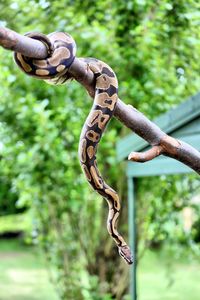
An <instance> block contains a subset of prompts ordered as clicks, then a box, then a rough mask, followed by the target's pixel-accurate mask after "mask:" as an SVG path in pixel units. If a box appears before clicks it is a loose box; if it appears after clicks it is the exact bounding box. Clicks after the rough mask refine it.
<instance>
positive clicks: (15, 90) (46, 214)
mask: <svg viewBox="0 0 200 300" xmlns="http://www.w3.org/2000/svg"><path fill="white" fill-rule="evenodd" d="M198 6H199V4H198V3H197V2H196V1H194V0H190V1H187V3H186V2H185V1H179V2H177V1H166V0H162V1H153V0H148V1H145V0H134V1H126V2H124V1H115V2H113V1H111V0H105V1H102V0H97V1H79V0H74V1H70V0H66V1H57V0H56V1H46V0H39V1H36V0H35V1H34V0H31V1H27V0H23V1H22V0H17V1H12V0H4V1H1V3H0V20H1V22H0V23H1V25H6V26H8V27H10V28H12V29H14V30H16V31H18V32H20V33H25V32H28V31H40V32H43V33H49V32H53V31H55V30H60V31H66V32H69V33H70V34H72V36H73V37H74V39H75V40H76V42H77V45H78V54H77V55H78V56H84V57H87V56H91V57H97V58H99V59H103V60H104V61H105V62H109V64H110V65H111V66H112V67H113V69H114V70H115V71H116V73H117V75H118V79H119V83H120V90H119V93H120V97H121V98H122V99H123V100H125V101H126V102H127V103H130V104H133V105H134V106H136V107H137V108H138V109H140V110H141V111H143V112H144V113H145V114H147V116H148V117H151V118H152V117H155V116H156V115H158V114H159V113H161V112H164V111H166V110H167V109H169V108H170V107H172V106H174V105H176V104H177V103H179V102H180V101H182V100H184V99H185V98H186V97H188V96H191V95H192V94H194V93H195V92H196V91H198V89H199V83H200V78H199V66H198V64H197V63H196V61H198V58H199V53H200V43H199V40H200V36H199V35H200V33H199V30H198V26H197V25H198V24H199V13H198ZM191 49H192V52H191ZM0 56H1V61H0V70H1V72H0V82H1V89H0V118H1V119H0V120H1V123H0V129H1V130H0V133H1V143H2V147H0V155H1V161H0V170H1V171H0V177H1V179H2V182H3V180H4V178H5V180H6V182H7V183H6V184H7V185H4V186H5V188H6V189H7V190H6V191H5V192H4V194H3V193H2V194H1V195H0V196H1V202H2V203H3V202H5V201H9V199H10V198H11V197H12V196H9V197H8V198H9V199H8V198H5V195H11V194H10V191H12V192H13V193H15V195H17V197H18V201H17V205H18V207H24V206H31V207H33V208H34V210H35V220H34V224H35V228H34V233H37V236H35V234H34V236H35V242H39V243H40V244H42V245H43V247H44V249H45V253H46V255H47V257H48V260H49V262H50V265H51V266H52V279H53V281H54V283H55V285H56V286H57V290H58V294H59V296H60V299H77V300H78V299H85V300H90V299H92V300H100V299H101V300H109V299H123V297H124V295H125V294H126V292H127V287H128V270H129V268H128V266H126V265H125V264H124V262H123V261H122V260H121V259H120V258H119V257H118V254H117V251H116V248H115V247H114V248H113V243H112V241H111V239H110V238H109V237H108V234H107V231H106V224H105V223H106V215H107V205H106V204H105V203H104V202H103V201H101V198H100V197H99V196H98V195H96V194H95V193H93V192H91V189H90V187H89V186H88V184H87V183H86V182H85V178H84V176H83V175H82V173H81V169H80V166H79V162H78V158H77V149H78V141H79V135H80V131H81V127H82V125H83V123H84V120H85V118H86V116H87V114H88V112H89V109H90V107H91V101H89V100H88V99H89V98H88V96H87V94H86V92H85V91H84V90H83V89H82V88H80V87H78V86H77V84H76V83H74V82H70V84H68V85H67V87H66V86H63V87H52V86H49V85H47V84H46V83H44V82H41V81H38V80H36V79H33V78H28V77H27V76H25V75H24V74H22V73H20V72H19V70H18V69H17V67H15V66H14V64H13V60H12V54H11V53H9V52H8V51H5V50H3V49H0ZM87 100H88V101H87ZM126 133H127V129H124V128H122V127H121V124H119V122H117V121H116V120H112V122H111V124H110V125H109V128H108V130H107V132H106V134H105V136H104V138H103V141H102V143H101V146H100V149H99V153H98V160H99V161H100V169H101V170H102V171H103V173H104V176H105V177H106V178H107V179H108V182H109V184H111V186H113V187H114V188H116V189H117V190H118V191H119V193H120V196H121V198H122V201H123V202H124V203H123V207H124V210H123V216H122V218H121V219H122V220H123V224H124V225H123V226H120V228H121V231H124V232H127V224H126V223H127V213H126V202H125V200H126V190H125V187H124V186H123V185H122V184H123V182H124V181H125V180H123V179H124V178H122V177H120V178H119V176H118V175H119V166H117V167H116V165H117V162H116V160H115V150H114V149H115V142H116V140H117V138H120V136H122V135H124V134H126ZM120 168H121V167H120ZM120 174H122V172H120ZM121 176H122V175H121ZM176 179H177V181H176V182H177V183H175V181H174V178H173V177H172V178H164V179H163V178H162V179H160V180H159V185H158V183H156V184H154V182H155V181H154V179H152V180H149V179H148V181H144V182H143V183H142V186H141V190H140V193H141V195H143V199H145V201H146V202H147V203H149V206H148V209H147V210H146V218H145V221H144V223H143V225H142V226H140V228H141V232H142V233H143V228H146V227H148V237H146V235H142V236H141V242H144V241H146V240H148V241H149V240H152V239H155V237H156V238H157V234H156V233H157V231H158V228H161V225H162V230H161V232H160V233H159V234H160V235H161V236H162V239H163V236H164V238H166V239H168V240H170V238H171V237H172V235H173V226H172V230H171V231H169V230H168V229H166V227H167V224H168V222H169V221H168V217H167V216H169V214H170V216H171V214H174V216H175V218H176V217H177V214H176V211H177V209H174V208H175V207H176V201H177V199H179V198H180V197H181V189H177V188H176V185H178V184H180V182H181V181H182V178H176ZM192 180H193V181H194V180H195V182H197V177H195V178H193V179H192ZM160 186H161V187H163V186H164V188H162V192H161V191H160ZM169 186H170V190H171V192H167V191H168V190H169V189H168V188H169ZM185 187H186V188H185V193H186V194H188V193H189V189H188V188H187V184H186V185H185ZM149 190H151V193H149ZM145 191H148V192H145ZM163 191H165V192H163ZM122 193H123V196H122ZM152 195H157V196H156V197H155V199H153V197H152ZM175 195H176V197H175ZM164 196H165V197H164ZM161 197H162V199H163V198H164V201H161V200H162V199H161ZM172 199H174V200H173V201H172ZM141 203H143V200H142V197H141ZM151 204H153V205H152V206H151ZM162 204H163V205H162ZM3 206H4V204H2V207H3ZM182 206H183V205H182ZM152 207H153V208H154V209H152ZM143 212H144V210H141V213H140V216H142V214H143ZM155 212H157V213H155ZM140 216H139V217H140ZM172 221H173V220H172ZM173 222H175V221H173ZM170 226H171V225H170ZM102 228H103V229H104V230H102ZM167 230H168V231H167ZM152 232H153V234H152ZM168 232H169V233H170V234H168ZM189 238H190V239H191V237H189ZM159 240H160V239H159ZM145 245H146V244H145ZM124 299H125V298H124Z"/></svg>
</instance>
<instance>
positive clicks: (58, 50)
mask: <svg viewBox="0 0 200 300" xmlns="http://www.w3.org/2000/svg"><path fill="white" fill-rule="evenodd" d="M26 35H27V36H28V37H30V38H33V39H37V40H39V41H41V42H42V43H44V45H45V46H46V47H47V50H48V57H47V58H45V59H35V58H30V57H26V56H24V55H23V54H20V53H17V52H15V53H14V59H15V62H16V63H17V65H18V66H19V68H20V69H21V70H22V71H24V72H25V73H26V74H28V75H30V76H34V77H36V78H38V79H42V80H45V81H47V82H48V83H51V84H56V85H57V84H63V83H65V82H66V81H68V80H70V79H72V76H71V75H70V72H69V70H70V67H71V65H72V64H73V62H74V59H75V57H76V43H75V41H74V39H73V38H72V37H71V35H69V34H68V33H64V32H54V33H51V34H49V35H44V34H41V33H37V32H31V33H27V34H26ZM84 61H85V63H86V64H87V68H89V69H90V70H91V71H92V72H93V74H94V81H95V87H94V88H95V94H94V101H93V105H92V108H91V110H90V112H89V114H88V116H87V119H86V121H85V123H84V125H83V128H82V131H81V135H80V141H79V148H78V155H79V160H80V165H81V167H82V170H83V173H84V174H85V177H86V179H87V181H88V182H89V184H90V185H91V186H92V188H93V189H94V190H95V191H97V192H98V193H99V194H100V195H101V196H103V198H104V199H105V200H106V201H107V203H108V208H109V210H108V217H107V231H108V233H109V234H110V236H111V237H112V238H113V240H114V242H115V243H116V245H117V247H118V252H119V255H120V256H121V257H122V258H123V259H124V260H125V261H126V263H128V264H132V263H133V256H132V253H131V250H130V247H129V246H128V245H127V243H126V242H125V240H124V238H123V237H122V235H121V234H120V233H119V232H118V229H117V224H118V218H119V215H120V211H121V204H120V199H119V196H118V194H117V192H116V191H115V190H114V189H113V188H111V187H110V186H109V185H108V184H107V183H106V182H105V180H104V179H103V177H102V175H101V173H100V171H99V169H98V165H97V157H96V155H97V148H98V145H99V143H100V140H101V138H102V135H103V133H104V131H105V129H106V127H107V124H108V123H109V121H110V120H111V118H112V116H113V114H114V110H115V107H116V104H117V100H118V80H117V76H116V75H115V73H114V71H113V70H112V68H111V67H110V66H109V65H107V64H106V63H104V62H103V61H101V60H98V59H95V58H85V59H84Z"/></svg>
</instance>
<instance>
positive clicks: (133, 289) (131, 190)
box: [128, 176, 137, 300]
mask: <svg viewBox="0 0 200 300" xmlns="http://www.w3.org/2000/svg"><path fill="white" fill-rule="evenodd" d="M135 200H136V199H135V182H134V178H133V177H130V176H128V226H129V243H130V247H131V250H132V251H133V256H134V262H133V264H132V265H131V267H130V295H131V300H137V281H136V280H137V278H136V259H137V257H136V256H137V241H136V219H135V218H136V203H135Z"/></svg>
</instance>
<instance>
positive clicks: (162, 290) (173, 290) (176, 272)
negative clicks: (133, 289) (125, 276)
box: [138, 251, 200, 300]
mask: <svg viewBox="0 0 200 300" xmlns="http://www.w3.org/2000/svg"><path fill="white" fill-rule="evenodd" d="M169 262H170V267H169V265H168V263H169ZM138 299H139V300H199V299H200V263H199V262H197V260H196V261H194V260H191V259H189V255H186V256H185V257H184V258H181V259H176V258H174V257H173V256H170V255H169V254H168V255H166V253H165V252H161V253H160V254H159V253H156V252H150V251H148V252H147V253H146V254H145V256H144V258H143V259H142V260H141V263H140V265H139V267H138Z"/></svg>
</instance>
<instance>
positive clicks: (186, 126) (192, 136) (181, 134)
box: [117, 93, 200, 300]
mask: <svg viewBox="0 0 200 300" xmlns="http://www.w3.org/2000/svg"><path fill="white" fill-rule="evenodd" d="M153 122H154V123H156V124H157V125H158V126H159V127H160V128H161V129H162V130H163V131H164V132H165V133H167V134H169V135H170V136H172V137H174V138H176V139H180V140H182V141H184V142H186V143H188V144H190V145H191V146H193V147H194V148H196V149H197V150H198V151H200V93H198V94H196V95H195V96H192V97H191V98H189V99H188V100H187V101H185V102H183V103H182V104H180V105H179V106H177V107H176V108H174V109H171V110H169V111H168V112H166V113H165V114H162V115H160V116H159V117H158V118H156V119H155V120H153ZM149 148H150V147H149V145H148V143H147V142H146V141H144V140H143V139H142V138H140V137H139V136H137V135H136V134H130V135H128V136H126V137H124V138H122V139H121V140H120V141H119V142H118V143H117V157H118V160H119V161H122V160H125V159H127V157H128V155H129V153H131V152H132V151H139V152H143V151H146V150H148V149H149ZM191 172H194V171H193V170H192V169H190V168H189V167H187V166H186V165H184V164H182V163H181V162H179V161H177V160H175V159H172V158H170V157H166V156H163V155H161V156H158V157H157V158H155V159H153V160H151V161H148V162H145V163H143V164H141V163H136V162H132V161H129V162H128V163H127V168H126V175H127V180H128V207H129V243H130V246H131V248H132V249H133V251H134V253H136V224H135V216H136V211H135V201H136V199H135V190H136V188H137V187H136V184H135V178H138V177H145V176H159V175H167V174H181V173H191ZM136 279H137V278H136V265H135V264H133V265H132V267H131V273H130V293H131V300H136V299H137V284H136Z"/></svg>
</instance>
